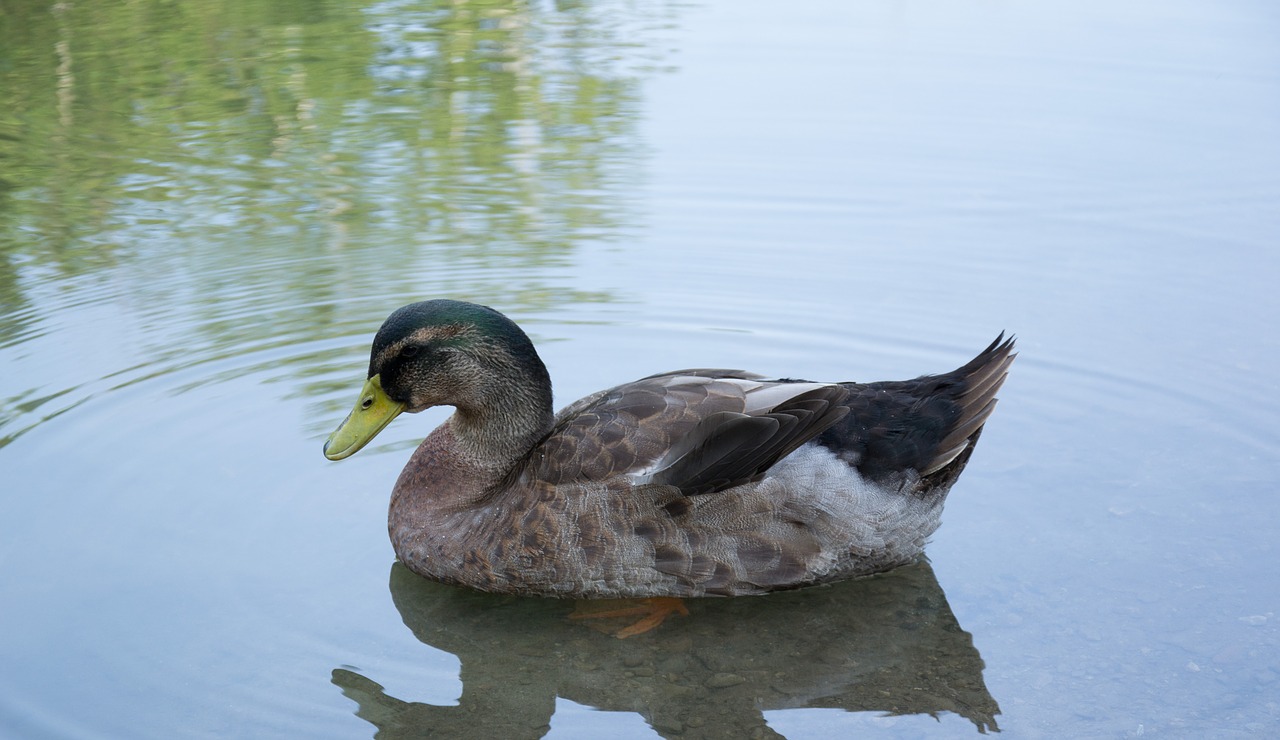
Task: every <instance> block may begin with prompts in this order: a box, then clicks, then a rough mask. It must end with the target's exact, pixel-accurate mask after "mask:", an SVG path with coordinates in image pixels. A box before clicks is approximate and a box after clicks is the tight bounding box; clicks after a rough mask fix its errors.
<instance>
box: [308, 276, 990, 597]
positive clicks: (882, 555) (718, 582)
mask: <svg viewBox="0 0 1280 740" xmlns="http://www.w3.org/2000/svg"><path fill="white" fill-rule="evenodd" d="M1014 356H1015V354H1014V352H1013V339H1012V338H1009V339H1005V338H1004V335H1003V334H1001V335H1000V337H998V338H997V339H996V340H995V341H994V342H992V343H991V345H990V346H989V347H987V348H986V349H985V350H983V351H982V353H981V354H979V355H978V356H977V357H975V358H974V359H973V360H972V361H970V362H969V363H967V364H966V365H964V366H963V367H961V368H959V369H957V370H954V371H952V372H949V373H946V374H943V375H933V376H924V377H920V378H916V379H915V380H905V381H887V382H878V383H865V384H864V383H853V382H840V383H817V382H810V381H805V380H797V379H792V378H781V379H769V378H766V377H765V376H762V375H756V374H754V373H748V372H743V371H740V370H720V369H706V368H697V369H690V370H677V371H674V372H668V373H660V374H658V375H650V376H649V377H646V378H641V379H640V380H636V381H632V382H630V383H624V384H623V385H619V386H616V387H614V388H610V389H608V390H603V391H599V392H597V393H593V394H591V395H590V396H587V397H586V398H583V399H581V400H579V401H576V402H574V403H572V404H569V406H567V407H566V408H564V409H563V410H561V411H560V413H558V414H557V413H554V412H553V409H552V401H551V380H550V377H549V375H548V374H547V369H546V367H545V366H544V365H543V363H542V360H541V359H540V358H539V357H538V353H537V351H536V350H535V349H534V346H533V343H532V342H530V340H529V337H528V336H526V335H525V333H524V332H523V331H521V329H520V328H519V327H518V326H516V324H515V323H514V322H512V321H511V320H510V319H508V318H507V317H506V316H503V315H502V314H501V313H499V312H498V311H495V310H494V309H492V308H488V307H486V306H480V305H476V304H473V303H464V302H461V301H453V300H432V301H425V302H422V303H414V304H411V305H408V306H405V307H403V308H400V309H398V310H396V311H395V312H394V313H392V314H391V316H390V317H389V318H388V319H387V320H386V322H385V323H383V325H382V327H381V328H380V329H379V330H378V332H377V335H376V336H375V337H374V340H373V348H372V350H371V353H370V359H369V374H368V380H367V381H366V382H365V384H364V388H363V390H362V391H361V393H360V398H359V401H358V402H357V403H356V406H355V408H354V409H353V410H352V412H351V413H350V414H349V415H348V416H347V418H346V420H345V421H343V422H342V424H341V425H340V426H339V427H338V429H337V430H336V431H335V432H334V433H333V434H332V435H331V436H330V437H329V439H328V441H326V443H325V447H324V454H325V456H326V457H328V458H329V459H331V460H340V459H342V458H345V457H348V456H350V455H352V454H354V453H355V452H356V451H358V450H359V449H360V448H362V447H363V446H364V445H365V444H366V443H368V442H369V440H370V439H372V438H373V437H374V436H375V435H376V434H378V432H380V431H381V430H382V429H383V428H385V427H386V425H387V424H388V423H390V422H391V420H392V419H394V418H395V417H396V416H397V415H398V414H400V413H401V412H404V411H407V412H411V413H413V412H418V411H422V410H424V409H427V408H431V407H433V406H442V405H443V406H453V407H454V408H455V411H454V413H453V415H452V416H450V417H449V418H448V419H447V420H446V421H445V422H444V423H443V424H441V425H440V426H439V427H438V428H436V429H435V431H433V432H432V433H431V434H430V435H429V436H428V437H427V438H426V439H425V440H423V442H422V444H421V445H419V446H418V448H417V450H416V451H415V452H414V453H413V456H412V457H411V458H410V459H409V463H408V465H406V466H405V469H404V471H403V472H402V473H401V474H400V478H399V480H398V481H397V482H396V484H395V488H394V490H393V492H392V496H391V508H390V514H389V523H388V527H389V530H390V534H391V541H392V544H393V546H394V548H395V552H396V556H397V557H398V558H399V559H400V560H401V561H402V562H403V563H404V564H405V565H406V566H408V567H409V568H410V569H411V570H413V571H415V572H417V573H419V574H421V575H423V576H425V577H427V578H430V579H432V580H436V581H441V582H444V583H450V584H457V585H462V586H468V587H471V588H475V589H479V590H482V591H493V592H503V593H514V594H529V595H541V596H559V597H575V598H625V597H696V596H737V595H743V594H761V593H766V592H769V591H776V590H781V589H791V588H798V587H802V586H808V585H813V584H819V583H825V582H830V581H836V580H841V579H846V578H852V577H857V576H865V575H870V574H873V573H877V572H881V571H885V570H889V569H891V568H894V567H896V566H899V565H903V564H906V563H909V562H911V561H913V560H914V559H916V558H917V557H918V556H919V555H920V554H921V553H922V552H923V548H924V545H925V540H926V539H927V538H928V537H929V536H930V535H931V534H932V533H933V532H934V530H935V529H937V527H938V525H939V523H940V519H941V514H942V505H943V501H944V499H945V498H946V494H947V491H948V490H949V489H950V488H951V485H952V484H953V483H954V482H955V480H956V478H957V476H959V475H960V471H961V470H962V469H963V468H964V466H965V463H967V462H968V460H969V456H970V454H971V453H972V452H973V447H974V444H975V443H976V442H977V440H978V436H979V435H980V434H981V432H982V427H983V424H984V423H986V421H987V418H988V417H989V416H990V415H991V412H992V409H993V408H994V407H995V403H996V399H995V394H996V391H997V390H999V388H1000V386H1001V384H1002V383H1003V382H1004V379H1005V376H1006V374H1007V372H1008V369H1009V364H1010V363H1011V362H1012V361H1013V358H1014Z"/></svg>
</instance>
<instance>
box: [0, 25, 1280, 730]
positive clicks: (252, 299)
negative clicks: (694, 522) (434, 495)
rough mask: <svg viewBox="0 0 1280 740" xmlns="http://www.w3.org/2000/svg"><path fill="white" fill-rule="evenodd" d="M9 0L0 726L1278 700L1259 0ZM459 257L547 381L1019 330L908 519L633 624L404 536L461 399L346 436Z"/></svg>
mask: <svg viewBox="0 0 1280 740" xmlns="http://www.w3.org/2000/svg"><path fill="white" fill-rule="evenodd" d="M224 8H225V9H228V10H225V12H224V11H223V10H221V9H224ZM0 20H2V21H3V23H4V25H0V33H3V39H4V40H3V43H0V74H2V75H3V77H0V98H2V99H3V103H2V104H0V110H8V111H11V112H10V113H3V114H0V185H2V191H0V258H2V259H0V308H2V309H3V314H2V318H0V481H2V482H0V665H3V670H0V734H5V735H12V736H15V737H157V738H159V737H164V738H170V737H183V736H195V737H200V736H209V735H223V736H235V737H365V736H371V735H372V734H373V733H374V732H375V731H376V729H377V728H382V729H383V730H384V732H386V734H387V736H398V735H397V734H396V733H397V732H403V733H406V734H411V733H412V732H414V731H421V730H423V729H424V728H426V729H434V730H436V731H438V732H443V733H446V734H452V735H455V736H456V735H460V734H465V732H466V731H468V730H474V731H475V733H476V736H477V737H480V736H484V737H489V736H493V733H494V732H499V731H500V732H502V733H505V734H507V736H512V737H516V736H528V737H540V736H544V735H545V736H546V737H551V738H575V737H599V736H601V735H603V734H610V735H613V736H617V737H626V738H631V737H635V738H641V737H654V736H663V737H719V736H725V735H726V733H728V734H730V735H731V736H752V733H755V736H760V737H768V736H770V735H769V733H777V734H781V735H783V736H785V737H789V738H805V737H812V738H818V737H823V738H826V737H840V736H853V735H870V736H895V737H920V736H947V737H952V736H966V737H967V736H970V735H972V734H974V733H975V730H976V729H977V728H979V727H981V728H984V729H988V730H992V729H995V728H997V727H998V729H999V730H1001V731H1002V732H1004V733H1005V734H1007V735H1010V736H1013V737H1061V736H1077V737H1116V736H1137V735H1143V736H1148V735H1149V736H1162V737H1204V736H1227V737H1248V736H1258V737H1266V736H1269V735H1270V734H1273V733H1274V729H1275V727H1277V726H1280V702H1278V701H1277V699H1276V695H1277V694H1276V692H1277V686H1278V685H1280V632H1278V630H1277V617H1276V614H1277V612H1278V611H1280V577H1278V576H1277V574H1276V569H1275V567H1274V563H1275V559H1276V553H1277V551H1276V546H1275V544H1274V542H1275V541H1276V526H1277V525H1276V523H1277V522H1280V502H1278V500H1277V496H1276V484H1277V480H1280V442H1278V439H1280V437H1278V435H1277V428H1278V426H1280V422H1278V419H1280V404H1278V403H1277V400H1276V399H1277V397H1278V396H1277V390H1278V388H1277V386H1278V384H1280V383H1278V381H1277V378H1280V340H1278V339H1277V334H1276V332H1275V331H1274V324H1275V320H1276V317H1278V316H1280V298H1277V294H1276V292H1275V289H1274V286H1275V285H1276V284H1277V283H1278V282H1280V269H1278V268H1280V260H1278V259H1277V256H1276V254H1277V252H1276V250H1275V244H1276V237H1277V235H1280V46H1277V45H1276V43H1275V39H1277V38H1280V15H1278V14H1277V13H1276V12H1275V10H1274V9H1273V8H1272V7H1271V6H1270V5H1268V4H1265V3H1247V2H1227V3H1221V2H1219V3H1210V2H1175V3H1136V4H1135V3H1130V4H1127V5H1125V6H1123V7H1119V6H1115V5H1114V4H1108V3H1084V4H1081V3H1069V4H1068V3H1057V4H1054V3H1050V4H1043V3H1042V4H1039V5H1036V6H1034V7H1031V6H1028V7H1011V6H998V5H990V4H983V3H976V2H964V3H960V4H951V5H943V4H922V3H881V4H849V3H838V2H815V3H807V4H803V5H800V6H798V7H782V6H780V5H779V4H777V3H762V2H759V3H758V2H733V3H729V2H709V3H693V4H688V5H667V6H662V7H656V8H655V7H649V6H645V7H633V6H630V5H627V4H581V5H568V4H566V5H564V6H563V7H561V6H551V5H541V4H535V5H523V4H514V5H507V4H500V3H494V4H485V3H474V4H473V3H460V4H453V5H449V6H444V5H440V6H437V5H432V4H422V3H377V4H366V5H354V6H353V5H350V4H340V3H333V4H328V3H321V4H297V5H295V4H293V3H287V2H286V3H279V4H273V6H272V7H271V8H270V9H267V8H265V7H264V6H259V5H257V4H244V5H237V4H229V5H228V4H217V5H214V4H208V3H204V2H188V3H174V4H167V5H163V6H162V5H155V6H151V5H143V6H129V7H128V8H125V7H124V6H121V7H116V6H93V7H90V6H83V5H78V4H66V3H64V4H59V5H57V6H53V5H49V4H37V3H28V4H24V5H23V6H22V7H20V8H14V9H12V10H10V9H6V10H5V11H3V12H0ZM440 296H447V297H454V298H462V299H468V300H475V301H480V302H484V303H488V304H490V305H493V306H495V307H497V308H500V309H501V310H503V311H504V312H506V313H508V314H509V315H510V316H512V317H513V318H515V319H516V320H517V321H519V322H520V323H521V324H522V325H524V326H525V327H526V328H527V329H528V331H529V332H530V334H531V335H532V336H533V337H534V340H535V341H536V342H537V343H538V345H539V349H540V351H541V352H542V355H543V358H544V360H545V361H546V364H547V365H548V367H549V369H550V371H551V373H552V377H553V379H554V380H555V383H556V398H557V401H558V403H567V402H569V401H571V400H573V399H576V398H578V397H580V396H582V395H585V394H586V393H589V392H591V391H593V390H596V389H598V388H602V387H605V386H608V385H612V384H616V383H618V382H622V381H624V380H627V379H631V378H635V377H639V376H642V375H646V374H649V373H652V372H657V371H661V370H667V369H671V368H675V367H687V366H692V365H704V366H721V367H744V368H748V369H752V370H756V371H759V372H764V373H773V374H780V375H797V376H806V377H813V378H822V379H856V380H877V379H890V378H905V377H913V376H916V375H919V374H923V373H930V372H940V371H945V370H949V369H951V368H953V367H955V366H957V365H959V364H960V363H962V362H964V361H965V360H967V359H968V358H969V357H970V356H972V355H973V354H974V353H975V352H976V351H977V350H978V349H980V348H982V347H983V346H985V345H986V343H987V342H989V341H990V340H991V339H992V338H993V337H994V336H995V334H996V333H997V332H999V331H1000V330H1002V329H1004V330H1009V331H1012V332H1015V333H1016V334H1017V335H1018V337H1019V347H1020V350H1021V355H1020V356H1019V359H1018V361H1017V362H1016V363H1015V366H1014V368H1013V372H1012V374H1011V376H1010V379H1009V382H1008V384H1007V385H1006V386H1005V389H1004V390H1003V392H1002V394H1001V399H1002V400H1001V403H1000V407H999V409H998V410H997V411H996V413H995V415H994V416H993V418H992V420H991V422H990V424H989V426H988V428H987V431H986V432H985V433H984V435H983V438H982V442H981V444H980V445H979V448H978V450H977V452H976V454H975V456H974V458H973V462H972V464H971V465H970V466H969V468H968V469H967V470H966V471H965V474H964V476H963V477H962V478H961V481H960V483H959V484H958V485H957V486H956V488H955V489H954V490H953V492H952V494H951V498H950V499H949V501H948V506H947V511H946V514H945V516H944V523H943V526H942V528H941V529H940V530H939V532H938V533H937V535H936V536H935V538H934V541H933V542H932V544H931V546H930V548H929V554H930V560H931V565H930V566H921V567H919V568H917V569H911V570H907V571H904V572H900V573H895V574H891V575H890V576H887V577H885V578H882V579H877V580H874V581H870V582H864V583H854V584H845V585H843V586H840V587H837V588H833V589H824V590H819V591H815V592H809V593H806V592H801V593H799V594H787V595H784V596H779V597H777V598H774V597H769V598H766V599H748V600H734V601H729V602H715V603H710V604H697V605H695V608H694V609H693V610H692V611H693V615H692V616H691V617H690V618H688V619H685V620H679V621H677V622H675V623H672V624H668V625H664V627H663V628H662V629H661V630H659V631H657V632H655V633H654V634H653V635H652V636H648V637H642V638H638V639H637V640H636V641H635V642H632V641H623V642H619V641H616V640H612V638H608V637H607V636H604V635H600V634H598V633H596V632H594V631H592V630H590V629H585V628H578V627H576V626H575V625H574V624H572V623H569V622H567V621H566V620H565V619H564V615H565V613H567V611H568V610H569V609H570V608H571V606H570V605H567V604H559V603H558V602H542V601H532V602H512V601H510V600H503V599H493V598H490V597H484V596H473V595H469V594H463V593H458V592H455V591H453V590H450V589H441V588H439V587H436V586H433V585H431V584H426V583H422V582H420V581H418V580H416V579H414V578H412V577H410V578H405V577H404V576H405V574H403V573H400V575H397V570H396V569H394V568H393V566H392V563H393V558H394V556H393V554H392V552H391V548H390V544H389V542H388V540H387V536H386V530H385V515H386V505H387V498H388V495H389V492H390V488H391V484H392V482H393V481H394V480H395V477H396V475H397V474H398V473H399V470H400V468H401V467H402V466H403V464H404V461H405V460H406V459H407V456H408V453H409V450H410V449H411V447H412V445H413V444H414V443H415V442H416V440H418V439H420V438H421V437H422V436H424V435H425V434H426V433H427V432H428V431H429V430H430V429H431V428H432V427H433V425H434V424H435V423H438V422H439V420H440V419H441V418H443V417H442V415H441V414H439V413H436V412H428V413H426V414H423V415H420V416H419V417H415V418H410V419H402V420H399V421H397V423H396V424H395V425H393V426H392V427H390V428H388V429H387V430H386V431H385V432H384V433H383V434H382V435H381V436H380V437H379V444H377V445H375V446H372V447H371V448H369V449H367V450H366V451H364V452H362V453H361V454H360V455H358V456H356V457H354V458H352V459H350V460H348V461H345V462H343V463H342V464H333V463H329V462H327V461H325V460H324V459H323V458H322V457H321V455H320V446H321V443H322V440H323V438H324V436H325V435H326V434H327V433H328V432H329V430H331V429H332V428H333V426H334V425H335V424H336V423H337V421H339V420H340V419H341V417H342V415H343V414H345V413H346V411H347V409H348V406H349V404H350V402H351V399H352V398H353V397H354V393H355V392H356V389H357V388H358V386H359V383H360V381H362V380H363V373H364V371H365V365H366V362H367V349H368V343H369V341H370V339H371V337H372V334H373V332H374V330H375V329H376V328H377V326H378V324H379V323H380V322H381V320H382V319H383V318H384V317H385V315H386V314H387V313H388V312H389V311H390V310H392V309H394V308H395V307H397V306H399V305H401V304H403V303H407V302H409V301H413V300H419V299H422V298H430V297H440ZM389 574H390V576H389ZM738 679H741V681H738ZM375 685H376V686H375ZM378 687H380V688H378ZM357 712H358V713H359V714H357ZM933 715H936V716H933ZM494 723H497V724H494ZM502 723H508V724H505V725H504V724H502ZM495 728H499V729H495Z"/></svg>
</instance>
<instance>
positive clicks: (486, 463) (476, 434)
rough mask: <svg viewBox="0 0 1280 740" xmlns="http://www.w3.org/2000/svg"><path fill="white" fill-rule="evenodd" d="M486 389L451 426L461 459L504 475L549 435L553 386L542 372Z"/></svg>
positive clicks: (461, 409) (461, 408) (452, 419)
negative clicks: (533, 376)
mask: <svg viewBox="0 0 1280 740" xmlns="http://www.w3.org/2000/svg"><path fill="white" fill-rule="evenodd" d="M539 381H541V382H539ZM486 390H487V392H485V393H483V394H481V395H480V396H479V397H478V398H476V399H474V400H473V401H472V402H470V403H466V404H459V405H458V407H457V411H456V412H455V413H454V414H453V416H451V417H449V421H448V424H449V426H450V428H451V430H452V432H453V437H454V441H455V444H456V445H457V451H458V453H459V454H460V455H461V456H462V457H464V458H465V459H467V460H468V461H469V462H471V463H472V464H474V465H476V466H477V467H480V468H483V469H486V470H488V471H490V472H494V473H505V472H506V471H507V470H509V469H510V467H511V466H512V465H513V464H515V463H516V461H518V460H519V459H521V458H523V457H524V456H525V455H526V454H527V453H528V452H529V450H531V449H533V446H534V445H535V444H537V443H538V441H539V440H541V439H542V438H543V437H544V436H546V434H547V432H549V431H551V426H552V424H553V423H554V420H555V414H554V413H553V412H552V409H551V383H550V382H549V381H547V380H546V371H545V370H543V371H542V374H541V377H540V378H539V377H535V378H521V379H520V380H513V379H508V380H507V381H506V382H503V383H500V384H494V385H492V386H490V388H489V389H486Z"/></svg>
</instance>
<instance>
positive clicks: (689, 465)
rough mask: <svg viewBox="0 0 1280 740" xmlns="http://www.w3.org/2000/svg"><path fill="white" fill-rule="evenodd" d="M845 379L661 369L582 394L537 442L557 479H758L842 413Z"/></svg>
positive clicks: (537, 457) (545, 469) (687, 486)
mask: <svg viewBox="0 0 1280 740" xmlns="http://www.w3.org/2000/svg"><path fill="white" fill-rule="evenodd" d="M847 396H848V391H847V390H846V389H845V388H843V387H841V386H840V385H838V384H827V383H808V382H803V381H770V380H764V379H763V378H761V376H758V375H754V374H751V373H744V372H741V371H735V370H715V369H698V368H695V369H689V370H680V371H676V372H672V373H663V374H660V375H653V376H650V377H648V378H643V379H641V380H638V381H635V382H633V383H628V384H626V385H621V386H618V387H616V388H611V389H609V390H606V391H601V392H599V393H596V394H593V395H592V396H589V397H587V398H585V399H583V400H581V401H578V402H576V403H574V404H572V405H570V406H569V407H567V408H566V409H565V410H564V411H562V412H561V413H560V414H559V415H558V416H557V423H556V425H555V427H554V429H553V430H552V431H551V433H550V434H549V435H548V436H547V438H546V439H545V440H543V442H542V443H541V444H540V445H539V446H538V448H536V449H535V450H534V455H533V460H532V462H533V464H534V472H535V474H536V476H537V477H538V479H540V480H543V481H546V482H548V483H552V484H562V483H573V482H587V481H607V480H611V479H615V478H619V477H625V478H628V479H630V480H631V482H632V483H634V484H637V485H639V484H644V483H654V484H663V485H671V486H675V487H677V488H679V489H680V491H681V492H682V493H685V494H686V495H692V494H698V493H709V492H712V491H718V490H722V489H724V488H728V487H731V486H734V485H738V484H741V483H744V482H747V481H751V480H758V479H759V478H760V477H762V476H763V475H764V473H765V472H766V471H768V469H769V468H770V467H771V466H772V465H773V464H774V463H776V462H777V461H778V460H781V459H782V458H783V457H785V456H786V455H787V454H789V453H790V452H792V451H793V450H795V449H796V448H797V447H799V446H800V445H802V444H804V443H805V442H807V441H809V440H811V439H813V438H814V437H816V436H817V435H819V434H821V433H822V432H823V431H824V430H826V429H827V428H828V427H830V426H831V425H833V424H835V423H836V422H838V421H840V419H841V418H843V417H844V415H845V414H847V413H848V408H847V407H846V406H845V405H844V400H845V399H846V397H847Z"/></svg>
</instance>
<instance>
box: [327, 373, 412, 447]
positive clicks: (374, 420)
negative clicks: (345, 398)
mask: <svg viewBox="0 0 1280 740" xmlns="http://www.w3.org/2000/svg"><path fill="white" fill-rule="evenodd" d="M401 411H404V404H403V403H396V402H395V401H392V400H391V399H390V398H388V397H387V394H386V393H384V392H383V390H382V379H381V378H380V377H379V376H377V375H375V376H373V377H372V378H369V379H368V380H366V381H365V383H364V388H362V389H360V400H359V401H356V407H355V408H354V409H351V413H349V414H347V418H346V419H344V420H343V421H342V424H340V425H339V426H338V428H337V429H335V430H334V432H333V434H330V435H329V439H327V440H325V443H324V456H325V457H327V458H329V459H330V460H341V459H343V458H347V457H351V456H352V455H354V454H356V453H357V452H359V451H360V450H361V448H363V447H364V446H365V445H367V444H369V440H371V439H373V438H374V437H376V436H378V432H381V431H382V430H383V429H385V428H386V426H387V425H388V424H390V423H391V420H392V419H394V418H396V417H397V416H399V415H400V412H401Z"/></svg>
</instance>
